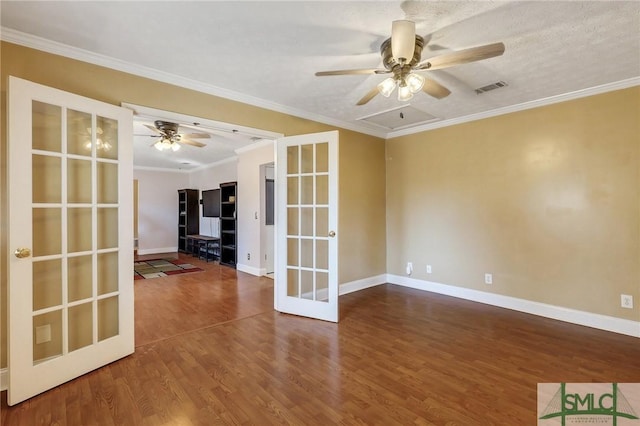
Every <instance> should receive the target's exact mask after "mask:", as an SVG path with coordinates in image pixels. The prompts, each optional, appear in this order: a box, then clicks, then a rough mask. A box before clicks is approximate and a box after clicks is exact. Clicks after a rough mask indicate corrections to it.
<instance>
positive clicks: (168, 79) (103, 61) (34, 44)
mask: <svg viewBox="0 0 640 426" xmlns="http://www.w3.org/2000/svg"><path fill="white" fill-rule="evenodd" d="M0 40H2V41H6V42H9V43H13V44H18V45H21V46H25V47H29V48H32V49H37V50H41V51H44V52H47V53H52V54H55V55H59V56H64V57H67V58H71V59H76V60H79V61H83V62H88V63H91V64H94V65H99V66H103V67H106V68H111V69H114V70H117V71H122V72H126V73H129V74H133V75H137V76H140V77H145V78H149V79H152V80H157V81H161V82H163V83H168V84H173V85H175V86H179V87H184V88H186V89H191V90H196V91H199V92H202V93H206V94H209V95H213V96H217V97H220V98H225V99H229V100H232V101H237V102H241V103H244V104H248V105H253V106H256V107H260V108H264V109H268V110H271V111H275V112H280V113H283V114H287V115H291V116H294V117H299V118H304V119H307V120H311V121H315V122H318V123H323V124H327V125H330V126H336V127H339V128H342V129H347V130H352V131H354V132H358V133H363V134H367V135H370V136H375V137H379V138H383V139H391V138H396V137H399V136H406V135H411V134H415V133H420V132H425V131H429V130H434V129H439V128H441V127H448V126H454V125H457V124H462V123H467V122H470V121H476V120H482V119H485V118H491V117H496V116H499V115H504V114H510V113H512V112H518V111H523V110H527V109H531V108H538V107H542V106H546V105H552V104H555V103H559V102H564V101H569V100H573V99H578V98H583V97H586V96H593V95H597V94H601V93H605V92H610V91H614V90H620V89H626V88H629V87H633V86H638V85H640V77H632V78H629V79H626V80H621V81H618V82H613V83H607V84H603V85H600V86H595V87H591V88H586V89H581V90H577V91H574V92H569V93H565V94H562V95H556V96H550V97H547V98H542V99H538V100H535V101H529V102H524V103H521V104H518V105H511V106H508V107H504V108H497V109H493V110H491V111H485V112H481V113H477V114H470V115H466V116H463V117H457V118H452V119H449V120H443V121H438V122H436V123H427V124H424V125H420V126H416V127H412V128H410V129H402V130H398V131H391V132H387V131H385V130H383V129H372V128H369V127H366V126H359V125H354V124H353V123H348V122H344V121H342V120H336V119H333V118H330V117H326V116H323V115H320V114H313V113H310V112H307V111H302V110H299V109H296V108H291V107H287V106H284V105H280V104H278V103H275V102H271V101H267V100H264V99H260V98H256V97H253V96H250V95H246V94H243V93H238V92H234V91H231V90H228V89H224V88H221V87H217V86H214V85H210V84H204V83H202V82H199V81H195V80H192V79H188V78H184V77H180V76H177V75H175V74H171V73H166V72H163V71H158V70H155V69H152V68H149V67H145V66H141V65H136V64H132V63H130V62H126V61H122V60H119V59H115V58H112V57H109V56H106V55H101V54H97V53H93V52H89V51H87V50H84V49H79V48H76V47H72V46H69V45H67V44H63V43H58V42H55V41H51V40H47V39H45V38H42V37H37V36H34V35H31V34H27V33H23V32H21V31H16V30H13V29H11V28H5V27H0Z"/></svg>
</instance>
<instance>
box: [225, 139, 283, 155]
mask: <svg viewBox="0 0 640 426" xmlns="http://www.w3.org/2000/svg"><path fill="white" fill-rule="evenodd" d="M274 143H275V141H274V140H270V139H263V140H261V141H257V142H256V143H252V144H251V145H247V146H243V147H242V148H237V149H234V152H235V153H236V154H244V153H245V152H249V151H253V150H254V149H259V148H263V147H265V146H271V147H272V146H273V144H274Z"/></svg>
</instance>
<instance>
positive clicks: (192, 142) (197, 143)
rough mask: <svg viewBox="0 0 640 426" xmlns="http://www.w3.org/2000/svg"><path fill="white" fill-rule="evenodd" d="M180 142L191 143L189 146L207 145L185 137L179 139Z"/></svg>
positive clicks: (200, 146) (199, 146)
mask: <svg viewBox="0 0 640 426" xmlns="http://www.w3.org/2000/svg"><path fill="white" fill-rule="evenodd" d="M180 143H183V144H186V145H191V146H197V147H198V148H202V147H203V146H207V145H206V144H204V143H200V142H196V141H192V140H190V139H186V138H184V137H183V138H182V139H180Z"/></svg>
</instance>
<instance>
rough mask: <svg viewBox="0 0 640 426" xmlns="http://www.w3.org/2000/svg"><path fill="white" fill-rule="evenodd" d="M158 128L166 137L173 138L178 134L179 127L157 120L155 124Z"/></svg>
mask: <svg viewBox="0 0 640 426" xmlns="http://www.w3.org/2000/svg"><path fill="white" fill-rule="evenodd" d="M153 124H155V126H156V128H157V129H158V130H160V131H161V132H162V133H164V134H165V135H167V136H169V137H171V136H173V135H175V134H176V133H178V125H177V124H176V123H170V122H168V121H162V120H156V121H154V123H153Z"/></svg>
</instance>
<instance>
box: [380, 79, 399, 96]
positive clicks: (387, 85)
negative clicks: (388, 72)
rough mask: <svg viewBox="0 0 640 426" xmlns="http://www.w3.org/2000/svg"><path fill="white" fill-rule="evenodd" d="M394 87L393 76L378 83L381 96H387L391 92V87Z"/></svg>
mask: <svg viewBox="0 0 640 426" xmlns="http://www.w3.org/2000/svg"><path fill="white" fill-rule="evenodd" d="M395 88H396V80H395V79H394V78H393V77H389V78H386V79H384V80H383V81H382V83H380V84H378V91H379V92H380V94H381V95H382V96H384V97H385V98H388V97H389V96H391V93H393V89H395Z"/></svg>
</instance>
